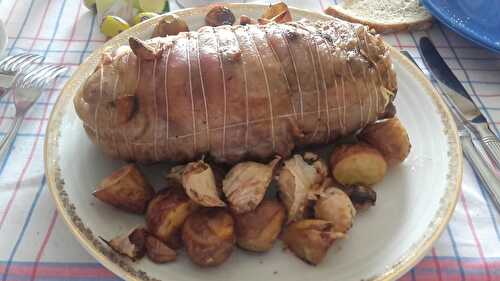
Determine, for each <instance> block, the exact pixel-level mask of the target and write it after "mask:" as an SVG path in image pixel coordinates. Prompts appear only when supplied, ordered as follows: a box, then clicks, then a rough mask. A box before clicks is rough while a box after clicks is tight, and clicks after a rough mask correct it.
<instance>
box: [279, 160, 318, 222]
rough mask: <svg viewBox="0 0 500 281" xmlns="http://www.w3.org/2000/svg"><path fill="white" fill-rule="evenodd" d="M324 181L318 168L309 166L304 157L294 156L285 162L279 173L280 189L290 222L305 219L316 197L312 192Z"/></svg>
mask: <svg viewBox="0 0 500 281" xmlns="http://www.w3.org/2000/svg"><path fill="white" fill-rule="evenodd" d="M323 180H324V179H323V178H322V176H321V175H320V174H319V173H318V171H317V170H316V168H315V167H314V166H312V165H309V164H307V163H306V162H305V161H304V159H303V158H302V156H300V155H294V156H293V157H292V158H290V159H288V160H287V161H285V164H284V166H283V167H282V168H281V170H280V171H279V175H278V187H279V191H280V193H279V194H280V198H281V200H282V202H283V204H284V205H285V207H286V209H287V212H288V222H291V221H295V220H300V219H303V218H304V216H305V212H306V209H307V206H308V203H309V200H310V199H314V197H315V196H312V195H311V190H313V187H314V186H315V185H318V186H319V185H321V183H322V181H323ZM313 191H315V190H313Z"/></svg>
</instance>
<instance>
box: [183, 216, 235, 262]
mask: <svg viewBox="0 0 500 281" xmlns="http://www.w3.org/2000/svg"><path fill="white" fill-rule="evenodd" d="M235 240H236V236H235V233H234V221H233V218H232V217H231V215H230V214H229V213H228V212H227V211H226V210H224V209H222V208H210V209H208V208H202V209H199V210H198V211H196V212H194V213H193V214H191V215H190V216H189V217H188V218H187V220H186V222H185V223H184V226H183V227H182V241H183V242H184V245H185V246H186V250H187V254H188V256H189V258H190V259H191V261H192V262H193V263H195V264H197V265H199V266H203V267H207V266H217V265H219V264H222V263H223V262H224V261H225V260H226V259H227V258H229V256H230V255H231V253H232V251H233V248H234V243H235Z"/></svg>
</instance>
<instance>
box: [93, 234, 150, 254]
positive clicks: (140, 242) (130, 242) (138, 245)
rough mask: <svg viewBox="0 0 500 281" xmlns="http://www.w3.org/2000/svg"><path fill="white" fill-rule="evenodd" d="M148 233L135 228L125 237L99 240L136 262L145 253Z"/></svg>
mask: <svg viewBox="0 0 500 281" xmlns="http://www.w3.org/2000/svg"><path fill="white" fill-rule="evenodd" d="M147 235H148V233H147V231H146V229H145V228H143V227H137V228H134V229H132V230H131V231H130V232H129V233H127V234H125V235H120V236H117V237H115V238H113V239H111V240H110V241H107V240H105V239H103V238H102V237H99V238H101V240H102V241H104V243H106V244H107V245H108V246H109V247H110V248H111V249H113V251H115V252H117V253H119V254H121V255H124V256H127V257H129V258H131V259H132V261H136V260H138V259H140V258H142V257H144V254H145V253H146V246H145V244H146V237H147Z"/></svg>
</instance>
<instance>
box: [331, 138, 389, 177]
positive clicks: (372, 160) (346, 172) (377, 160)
mask: <svg viewBox="0 0 500 281" xmlns="http://www.w3.org/2000/svg"><path fill="white" fill-rule="evenodd" d="M330 168H331V170H332V174H333V176H334V178H335V179H336V180H337V181H338V182H339V183H340V184H342V185H357V184H359V185H363V186H371V185H374V184H376V183H378V182H380V181H381V180H382V179H383V178H384V176H385V173H386V170H387V163H386V162H385V160H384V157H383V156H382V155H381V154H380V152H379V151H378V150H376V149H375V148H373V147H371V146H370V145H368V144H364V143H357V144H345V145H341V146H340V147H338V148H337V149H335V150H334V151H333V154H332V156H331V158H330Z"/></svg>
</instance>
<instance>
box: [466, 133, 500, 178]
mask: <svg viewBox="0 0 500 281" xmlns="http://www.w3.org/2000/svg"><path fill="white" fill-rule="evenodd" d="M472 126H473V127H474V130H475V131H476V132H477V134H475V135H476V137H477V138H478V140H479V143H480V144H481V146H482V147H483V149H484V151H485V152H486V154H487V155H488V157H489V158H490V160H491V162H492V163H493V167H494V168H495V169H496V171H497V172H498V173H500V141H499V140H498V138H497V137H496V136H495V134H494V133H493V132H492V131H491V130H490V128H489V127H488V125H486V124H472Z"/></svg>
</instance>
